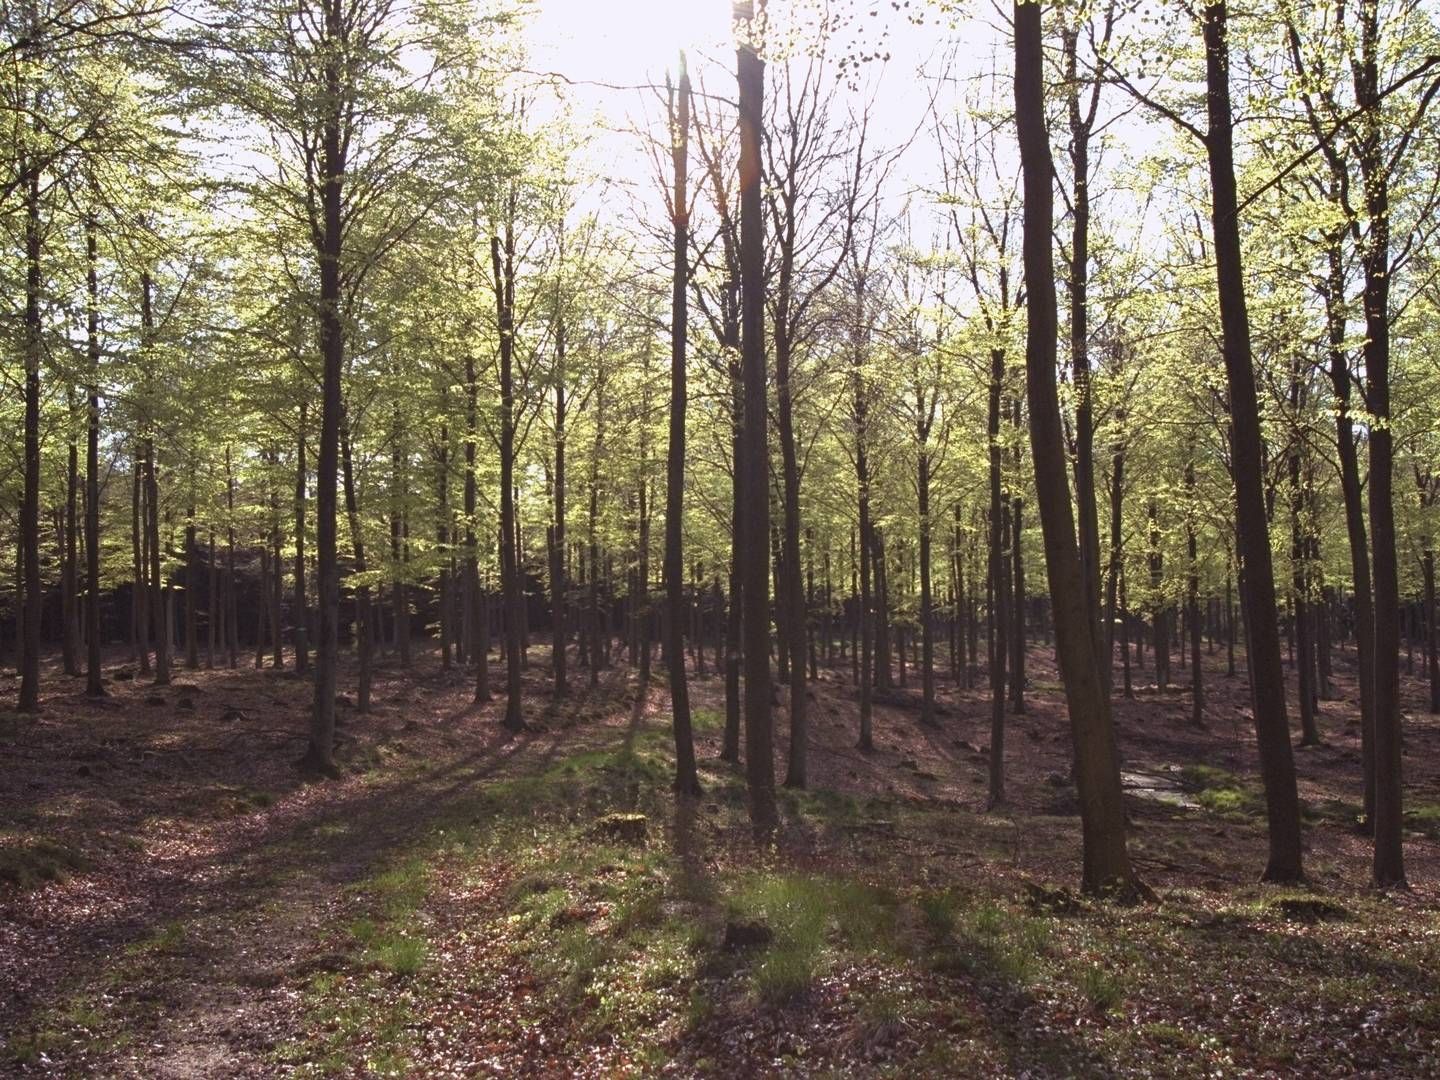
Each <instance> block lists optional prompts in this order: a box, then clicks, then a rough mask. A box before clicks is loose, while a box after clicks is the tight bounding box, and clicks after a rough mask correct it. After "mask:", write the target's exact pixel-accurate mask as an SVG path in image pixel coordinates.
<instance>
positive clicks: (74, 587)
mask: <svg viewBox="0 0 1440 1080" xmlns="http://www.w3.org/2000/svg"><path fill="white" fill-rule="evenodd" d="M66 396H67V398H69V399H70V400H69V406H70V409H69V411H70V416H71V419H72V421H73V418H74V416H75V412H76V409H75V401H74V393H73V392H72V391H69V390H67V391H66ZM66 450H67V454H66V462H65V514H64V522H65V528H64V537H63V540H62V543H61V545H60V621H61V623H62V624H63V625H62V626H61V639H60V640H61V656H62V663H63V664H64V669H65V674H66V675H72V676H73V675H79V674H80V618H79V591H80V590H79V585H80V570H79V558H80V552H79V548H78V541H79V538H80V528H79V521H78V517H79V506H78V503H79V495H80V444H79V443H78V442H77V441H76V438H75V433H74V427H73V426H72V427H71V435H70V438H69V439H68V440H67V446H66Z"/></svg>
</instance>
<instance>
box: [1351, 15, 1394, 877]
mask: <svg viewBox="0 0 1440 1080" xmlns="http://www.w3.org/2000/svg"><path fill="white" fill-rule="evenodd" d="M1357 15H1358V21H1359V23H1360V26H1359V30H1360V33H1359V39H1360V40H1359V55H1358V56H1357V57H1355V58H1354V62H1353V70H1354V81H1355V104H1356V105H1357V106H1358V107H1359V108H1360V109H1362V110H1365V111H1366V115H1365V116H1363V117H1361V119H1360V122H1359V129H1360V137H1359V139H1358V146H1357V149H1358V153H1357V160H1358V163H1359V165H1360V174H1361V178H1362V181H1363V186H1364V193H1365V211H1366V217H1367V219H1368V222H1369V233H1368V235H1367V236H1366V238H1365V242H1364V243H1363V244H1362V251H1361V264H1362V266H1363V268H1364V273H1365V289H1364V309H1365V345H1364V357H1365V399H1366V407H1367V409H1368V410H1369V413H1370V415H1371V417H1373V420H1372V421H1371V423H1370V424H1369V425H1368V426H1369V432H1370V543H1371V561H1372V565H1373V567H1374V578H1373V584H1374V589H1375V605H1374V609H1373V620H1374V639H1375V648H1374V653H1373V660H1372V662H1373V664H1374V685H1375V694H1374V710H1375V716H1374V729H1375V730H1374V738H1373V746H1374V755H1375V813H1374V830H1375V860H1374V867H1373V872H1374V881H1375V884H1376V885H1377V886H1379V887H1381V888H1390V887H1403V886H1404V885H1405V855H1404V848H1403V845H1402V839H1401V837H1402V831H1403V828H1404V814H1403V808H1402V800H1401V792H1402V786H1403V780H1402V776H1401V756H1400V755H1401V734H1400V728H1401V725H1400V662H1399V645H1400V642H1399V636H1398V635H1399V628H1400V567H1399V559H1398V557H1397V550H1396V536H1395V504H1394V471H1395V470H1394V461H1395V449H1394V433H1393V431H1392V429H1391V423H1390V420H1391V417H1390V270H1391V267H1390V170H1391V169H1392V168H1393V164H1391V163H1389V162H1387V160H1386V152H1385V149H1384V147H1383V146H1382V144H1381V123H1382V120H1381V117H1380V116H1379V111H1380V109H1379V106H1380V94H1381V90H1380V60H1379V54H1380V33H1381V29H1382V23H1381V18H1382V16H1381V14H1380V5H1379V2H1378V0H1361V2H1360V4H1359V6H1358V11H1357Z"/></svg>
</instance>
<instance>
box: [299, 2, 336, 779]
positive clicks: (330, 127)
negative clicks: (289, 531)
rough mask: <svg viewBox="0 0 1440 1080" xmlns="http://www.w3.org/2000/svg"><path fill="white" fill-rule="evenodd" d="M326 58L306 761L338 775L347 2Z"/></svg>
mask: <svg viewBox="0 0 1440 1080" xmlns="http://www.w3.org/2000/svg"><path fill="white" fill-rule="evenodd" d="M323 9H324V33H325V38H326V40H327V41H328V42H330V43H331V47H330V48H329V49H327V50H326V51H325V53H324V54H323V55H324V59H323V62H322V77H323V80H324V84H325V94H324V97H323V100H324V102H325V103H326V114H325V117H324V120H323V122H322V124H321V131H320V163H319V164H320V185H319V186H320V192H319V196H320V199H319V201H320V210H321V224H322V228H321V230H320V235H319V236H318V237H317V238H316V239H317V243H316V256H317V259H318V262H319V264H320V360H321V368H322V372H321V391H320V450H319V454H318V460H317V461H316V466H315V468H316V486H315V559H316V574H317V578H318V581H317V589H316V607H317V609H318V612H319V618H318V620H317V624H316V642H315V698H314V705H313V707H312V709H311V713H310V742H309V746H308V747H307V749H306V751H305V756H304V758H303V759H302V764H303V765H304V767H306V768H307V769H310V770H313V771H316V772H319V773H323V774H327V775H334V774H335V773H336V768H335V759H334V750H335V677H336V670H335V669H336V666H337V664H338V661H339V651H340V564H339V558H338V552H337V551H336V543H337V539H338V531H339V530H338V529H337V527H336V525H337V521H336V514H337V510H338V507H337V505H336V503H337V494H338V493H337V492H336V479H337V474H338V473H339V471H340V469H339V466H340V462H339V460H338V459H339V456H340V419H341V414H342V413H343V411H344V403H343V400H342V398H341V393H340V381H341V377H342V375H343V373H344V367H345V336H344V335H345V328H344V321H343V317H342V316H343V312H342V311H341V307H340V305H341V291H340V290H341V282H340V256H341V251H342V243H343V239H342V233H341V230H342V216H341V214H342V206H343V197H344V189H343V185H344V182H345V172H346V161H345V147H346V143H345V142H344V141H343V140H342V137H341V130H340V124H341V116H340V110H341V107H342V104H341V103H342V98H341V93H340V76H341V70H340V64H341V54H340V50H339V41H340V39H341V37H342V33H343V31H342V25H341V4H340V0H323Z"/></svg>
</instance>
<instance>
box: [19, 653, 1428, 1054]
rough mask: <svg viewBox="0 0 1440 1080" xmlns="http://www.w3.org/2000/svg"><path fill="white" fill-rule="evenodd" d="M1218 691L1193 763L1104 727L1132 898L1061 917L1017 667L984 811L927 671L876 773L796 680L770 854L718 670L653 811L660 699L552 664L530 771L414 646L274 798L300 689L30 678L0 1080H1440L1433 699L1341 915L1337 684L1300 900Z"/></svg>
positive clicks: (843, 710) (1037, 658) (1152, 739)
mask: <svg viewBox="0 0 1440 1080" xmlns="http://www.w3.org/2000/svg"><path fill="white" fill-rule="evenodd" d="M1207 662H1208V663H1211V664H1217V666H1216V667H1215V668H1214V669H1213V670H1209V669H1207V671H1206V673H1205V675H1206V682H1207V683H1208V686H1209V691H1210V694H1209V697H1210V707H1209V709H1208V713H1207V722H1206V726H1204V727H1203V728H1202V727H1196V726H1193V725H1192V724H1191V722H1190V716H1189V698H1188V695H1187V693H1186V684H1187V683H1188V674H1187V673H1186V672H1185V671H1183V670H1176V671H1175V673H1174V678H1175V679H1176V681H1177V682H1178V683H1179V684H1180V685H1179V687H1178V688H1175V689H1171V690H1169V691H1166V692H1161V691H1158V690H1157V689H1156V688H1155V687H1154V685H1153V672H1137V687H1136V691H1137V693H1136V697H1135V699H1134V700H1129V701H1120V702H1118V704H1117V717H1118V725H1119V732H1120V741H1121V746H1122V750H1123V754H1124V768H1125V776H1126V784H1127V789H1128V792H1129V799H1128V808H1129V813H1130V816H1131V824H1132V828H1133V832H1132V850H1133V851H1134V853H1135V856H1136V859H1137V863H1138V866H1139V868H1140V870H1141V872H1142V873H1143V875H1144V877H1145V879H1146V880H1147V882H1148V883H1149V884H1150V885H1151V887H1152V888H1153V889H1154V890H1155V893H1156V897H1157V899H1156V901H1155V902H1154V903H1150V904H1143V905H1140V906H1136V907H1120V906H1116V905H1113V904H1109V903H1100V902H1092V901H1090V900H1088V899H1085V898H1082V897H1079V896H1077V895H1076V894H1075V892H1074V891H1073V887H1074V884H1075V882H1076V880H1077V879H1078V876H1079V865H1078V864H1079V819H1078V815H1077V808H1076V797H1075V792H1074V787H1073V785H1072V784H1071V783H1070V781H1069V779H1068V771H1069V766H1068V762H1069V741H1068V740H1069V735H1068V726H1067V722H1066V720H1065V714H1064V708H1063V699H1062V697H1061V695H1060V693H1059V687H1058V685H1057V683H1056V681H1055V673H1054V669H1053V667H1052V666H1051V665H1050V663H1049V659H1048V654H1047V651H1046V650H1045V649H1043V648H1042V647H1041V646H1039V645H1036V646H1035V647H1033V648H1032V651H1031V654H1030V658H1029V676H1030V688H1029V692H1028V708H1027V711H1026V713H1025V714H1024V715H1023V716H1010V717H1008V718H1007V719H1008V738H1007V752H1006V770H1007V777H1008V795H1009V802H1008V804H1007V805H1006V806H1005V808H1003V809H1002V810H999V811H996V812H992V813H985V812H984V806H985V796H986V786H985V783H986V781H985V778H986V762H987V758H988V753H989V745H988V744H989V741H990V739H989V710H988V702H987V699H986V694H985V692H984V691H981V690H974V691H957V690H956V688H955V687H954V686H953V684H951V683H950V682H949V681H948V679H947V680H942V682H941V692H940V700H941V703H942V706H943V711H942V714H941V715H940V716H939V718H938V719H939V724H938V726H937V727H936V728H933V729H926V728H922V727H921V726H920V725H919V724H918V722H917V721H918V708H917V703H918V690H917V687H916V683H917V682H918V680H917V679H916V678H915V676H914V673H913V672H912V673H911V679H910V682H911V685H910V687H909V688H907V689H905V690H901V691H898V692H897V693H895V694H893V695H890V696H889V697H887V699H886V701H885V703H883V704H881V705H879V706H877V709H876V717H875V732H876V737H877V742H878V744H879V745H878V747H877V749H876V751H875V752H873V753H870V754H862V753H860V752H859V751H857V750H855V749H854V742H855V736H856V705H855V697H854V688H853V685H852V684H851V683H850V681H849V677H848V676H849V667H848V664H847V665H846V666H844V667H843V668H841V667H837V668H835V669H833V670H822V673H821V674H822V678H821V679H820V680H819V682H818V683H817V684H816V685H815V689H814V700H813V703H812V748H811V756H810V762H811V775H810V779H811V785H810V789H809V790H808V791H803V792H802V791H782V792H781V810H782V816H783V828H782V830H781V833H780V836H779V840H778V843H777V844H775V845H774V846H773V847H771V848H768V849H765V850H757V848H756V845H755V843H754V842H753V840H752V838H751V833H750V830H749V828H748V824H747V819H746V813H745V788H744V783H743V779H742V777H741V775H740V774H739V773H738V772H737V771H735V770H734V769H733V768H731V767H730V766H727V765H725V764H724V763H722V762H720V761H719V760H718V759H717V755H718V751H719V745H720V734H721V730H720V729H721V726H722V700H723V697H722V688H721V684H720V681H719V680H718V679H715V678H714V677H711V678H708V679H695V680H693V681H692V694H693V696H694V698H695V704H696V722H697V727H698V739H699V744H700V746H699V750H700V756H701V762H702V781H703V783H704V785H705V795H704V797H703V798H702V799H701V800H698V801H696V802H680V803H677V801H676V799H675V798H674V796H673V795H672V794H671V793H670V790H669V781H670V778H671V772H672V767H673V766H672V763H673V754H672V744H671V736H670V731H669V727H668V721H669V714H668V697H667V695H666V692H665V688H664V685H663V680H661V679H659V678H657V679H656V680H655V682H654V684H653V685H652V686H651V687H649V688H648V691H647V693H646V694H645V695H644V696H643V700H641V702H640V704H638V705H637V704H635V701H636V698H637V693H636V686H635V683H634V678H633V675H632V674H631V672H630V671H629V670H628V669H625V668H619V669H615V670H612V671H607V672H605V673H604V674H603V677H602V679H601V683H600V685H599V686H598V687H596V688H594V689H590V688H588V687H586V685H585V682H586V673H585V672H584V671H577V672H575V673H574V675H573V679H574V683H575V687H574V690H573V692H572V694H571V696H570V697H569V698H568V699H566V700H564V701H562V702H553V701H552V700H551V698H550V696H549V693H548V689H547V675H548V666H549V665H548V657H547V656H546V655H545V654H544V651H543V650H539V649H537V650H535V652H534V655H533V656H532V659H531V663H530V668H529V671H528V674H527V680H528V683H529V689H530V691H531V693H530V696H529V697H528V699H527V717H528V721H529V724H528V727H527V730H526V731H525V732H524V733H523V734H521V735H519V736H516V737H507V736H506V735H505V734H504V733H503V731H502V730H501V728H500V726H499V724H498V716H499V710H500V708H501V705H502V703H501V702H500V701H499V700H498V699H497V701H496V702H494V703H491V704H488V705H486V706H483V707H478V708H477V707H473V706H471V705H470V689H471V687H470V680H469V678H468V677H467V676H466V675H465V674H464V673H462V672H460V671H451V672H446V671H442V670H441V669H440V667H439V664H438V659H437V657H436V656H435V654H434V653H433V652H432V653H429V654H422V655H421V657H420V658H419V659H417V661H416V663H415V665H414V667H413V669H412V670H411V671H408V672H404V671H401V670H400V669H399V668H398V667H397V666H394V665H393V664H392V663H388V662H387V663H384V664H382V666H381V668H380V671H379V675H378V679H377V685H376V693H375V702H376V707H375V709H374V711H373V713H372V714H370V715H366V716H361V715H359V714H358V713H356V712H355V711H354V710H353V709H352V708H349V707H346V706H345V705H344V703H342V707H341V709H340V713H341V729H340V730H341V734H342V737H343V738H342V742H341V744H340V749H339V753H340V757H341V759H342V761H343V763H344V776H343V778H342V779H340V780H338V781H332V782H326V783H320V784H306V783H302V782H301V779H300V778H299V776H298V775H297V774H296V772H295V770H294V768H293V764H292V763H293V762H294V760H295V759H296V757H297V756H298V755H299V753H300V751H301V749H302V748H303V740H304V736H303V729H304V717H305V713H306V707H307V705H308V701H309V686H308V683H306V682H305V681H304V680H302V679H300V678H298V677H296V676H295V675H293V674H292V673H290V672H283V671H271V670H266V671H259V672H257V671H255V670H253V669H249V668H243V669H241V670H239V671H226V670H216V671H183V670H181V671H177V673H176V677H175V679H174V683H173V685H171V686H170V687H168V688H163V689H157V688H154V687H152V686H151V685H149V682H148V680H144V681H142V680H139V679H136V678H125V677H124V676H126V675H129V674H131V673H132V672H133V667H132V666H131V665H129V664H125V663H118V662H117V664H116V665H115V667H114V668H113V669H112V670H111V672H110V673H111V675H112V679H111V681H110V682H109V683H108V685H107V689H108V690H109V691H110V696H109V697H107V698H106V699H104V700H103V701H98V702H96V701H88V700H86V699H85V698H84V697H83V694H82V690H83V684H82V683H81V682H80V681H79V680H70V679H66V678H64V677H63V676H62V675H60V674H59V672H58V671H55V670H53V669H50V668H47V674H46V680H45V685H44V691H45V693H44V699H45V708H44V711H43V712H42V713H41V714H40V715H39V716H35V717H20V716H16V715H15V714H13V713H5V714H0V1074H4V1075H19V1076H71V1077H120V1076H124V1077H146V1078H180V1077H205V1078H210V1077H272V1076H303V1077H309V1076H322V1075H339V1076H361V1075H366V1076H414V1077H444V1076H502V1077H520V1076H529V1077H562V1076H586V1077H621V1076H652V1075H653V1076H670V1075H674V1076H712V1075H715V1076H719V1075H724V1076H729V1077H742V1076H744V1077H748V1076H817V1075H833V1076H846V1077H853V1076H895V1077H902V1076H903V1077H927V1076H936V1077H939V1076H956V1077H986V1076H1015V1077H1022V1076H1023V1077H1060V1076H1087V1077H1088V1076H1097V1077H1104V1076H1116V1077H1121V1076H1126V1077H1128V1076H1137V1077H1138V1076H1194V1077H1202V1076H1206V1077H1208V1076H1225V1077H1229V1076H1375V1077H1382V1076H1383V1077H1425V1076H1435V1075H1440V720H1437V718H1436V717H1434V716H1430V715H1428V714H1426V713H1425V712H1424V711H1423V702H1422V700H1421V695H1420V691H1421V687H1420V684H1419V682H1418V681H1415V680H1413V679H1409V678H1407V680H1406V686H1405V693H1406V702H1405V703H1406V709H1407V713H1406V715H1407V722H1406V757H1405V768H1406V771H1407V775H1406V780H1407V808H1408V816H1407V822H1408V825H1409V826H1410V827H1409V829H1408V830H1407V843H1406V854H1407V860H1408V864H1407V865H1408V869H1409V873H1410V880H1411V883H1412V888H1411V889H1410V890H1409V891H1407V892H1401V893H1390V894H1377V893H1374V892H1373V891H1371V890H1369V889H1368V887H1367V880H1368V874H1369V847H1368V842H1367V840H1366V838H1365V837H1363V836H1361V835H1360V834H1359V833H1358V832H1357V831H1356V828H1355V821H1356V817H1357V815H1358V812H1359V807H1358V805H1357V804H1358V798H1359V796H1358V791H1359V785H1360V759H1359V731H1358V719H1357V709H1356V705H1355V701H1354V684H1353V679H1349V678H1346V677H1345V675H1346V673H1347V671H1348V668H1347V669H1345V670H1342V671H1341V673H1340V675H1341V677H1340V678H1339V679H1338V680H1337V682H1338V686H1337V689H1338V691H1339V697H1340V698H1341V699H1342V700H1338V701H1332V702H1326V703H1324V704H1323V706H1322V710H1321V726H1322V729H1323V733H1324V745H1322V746H1320V747H1317V748H1311V749H1304V750H1297V754H1296V759H1297V767H1298V770H1299V775H1300V780H1301V792H1302V796H1303V798H1304V800H1305V806H1306V816H1307V821H1308V826H1307V830H1306V843H1307V852H1306V858H1307V869H1308V871H1309V874H1310V875H1311V879H1312V885H1311V886H1310V888H1308V889H1305V890H1296V889H1279V888H1272V887H1266V886H1261V885H1258V884H1256V879H1257V877H1258V875H1259V871H1260V869H1261V868H1262V866H1263V864H1264V855H1265V838H1264V828H1263V803H1262V800H1261V797H1260V794H1259V791H1258V789H1257V787H1256V784H1255V781H1254V779H1253V778H1254V776H1255V753H1254V740H1253V735H1252V732H1251V730H1250V728H1249V721H1248V719H1247V716H1246V712H1247V705H1246V701H1245V690H1244V683H1243V680H1240V679H1231V678H1226V677H1225V675H1224V665H1223V656H1220V655H1216V656H1209V657H1207ZM1217 662H1218V663H1217ZM342 674H345V675H346V676H347V677H348V674H349V673H342ZM494 674H495V675H497V676H498V675H499V671H498V669H494ZM1147 676H1148V677H1149V679H1150V682H1149V684H1148V685H1147V684H1146V679H1147ZM13 681H14V680H13V678H10V679H9V680H8V682H7V681H6V680H5V679H0V696H11V695H13V693H14V686H13V685H11V684H13ZM342 685H345V683H344V681H343V680H342ZM1291 701H1292V703H1293V701H1294V696H1293V694H1292V697H1291ZM777 712H778V715H779V716H780V717H781V722H780V725H779V726H780V731H779V732H778V733H777V736H778V737H777V740H776V742H777V751H778V752H780V755H781V756H783V747H784V745H785V743H786V738H785V736H786V731H785V724H784V722H783V717H784V711H783V710H778V711H777ZM778 772H779V775H781V776H783V775H784V770H783V768H778ZM642 815H643V816H642Z"/></svg>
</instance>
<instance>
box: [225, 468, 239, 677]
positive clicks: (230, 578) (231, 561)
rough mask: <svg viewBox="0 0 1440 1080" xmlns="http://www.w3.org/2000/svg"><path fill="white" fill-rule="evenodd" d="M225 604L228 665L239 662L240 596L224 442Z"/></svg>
mask: <svg viewBox="0 0 1440 1080" xmlns="http://www.w3.org/2000/svg"><path fill="white" fill-rule="evenodd" d="M225 518H226V525H225V578H226V581H225V606H226V609H227V612H228V627H229V630H228V632H227V634H226V647H227V648H228V650H229V656H230V667H231V669H232V670H233V669H234V668H236V667H238V666H239V664H240V656H239V651H240V598H239V595H238V591H237V589H236V578H235V473H234V471H233V470H232V469H231V465H230V444H229V443H226V444H225Z"/></svg>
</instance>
